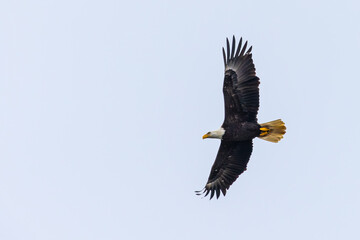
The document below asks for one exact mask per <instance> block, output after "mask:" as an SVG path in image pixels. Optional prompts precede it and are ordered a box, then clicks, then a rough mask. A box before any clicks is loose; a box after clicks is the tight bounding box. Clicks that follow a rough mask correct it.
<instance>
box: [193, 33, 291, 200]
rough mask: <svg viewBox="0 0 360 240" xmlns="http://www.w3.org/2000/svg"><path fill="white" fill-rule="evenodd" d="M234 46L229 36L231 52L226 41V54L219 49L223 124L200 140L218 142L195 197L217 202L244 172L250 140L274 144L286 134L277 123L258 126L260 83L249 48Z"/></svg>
mask: <svg viewBox="0 0 360 240" xmlns="http://www.w3.org/2000/svg"><path fill="white" fill-rule="evenodd" d="M235 45H236V41H235V37H234V36H233V39H232V46H231V48H230V43H229V39H226V53H225V50H224V48H223V49H222V50H223V57H224V64H225V78H224V85H223V94H224V102H225V120H224V122H223V124H222V126H221V127H220V129H218V130H216V131H211V132H208V133H206V134H205V135H204V136H203V139H205V138H218V139H221V144H220V148H219V151H218V154H217V156H216V159H215V162H214V164H213V166H212V168H211V171H210V176H209V179H208V181H207V183H206V185H205V187H204V188H203V190H200V191H196V193H197V195H202V194H205V196H207V195H208V194H209V193H210V199H212V198H213V197H214V195H215V193H216V197H217V198H219V196H220V192H222V194H223V195H224V196H225V194H226V191H227V190H228V189H229V187H230V186H231V184H232V183H233V182H235V180H236V179H237V178H238V176H239V175H240V174H242V173H243V172H244V171H245V170H246V167H247V164H248V162H249V159H250V155H251V152H252V149H253V139H254V138H256V137H258V138H260V139H263V140H266V141H270V142H274V143H276V142H278V141H280V140H281V139H282V138H283V135H284V134H285V130H286V127H285V124H284V122H283V121H281V119H278V120H275V121H271V122H267V123H263V124H259V123H258V121H257V112H258V109H259V83H260V81H259V78H258V77H257V76H256V73H255V66H254V63H253V60H252V53H251V49H252V47H250V48H249V49H247V41H246V42H245V44H244V46H242V38H241V39H240V41H239V44H238V46H237V48H236V49H235V47H236V46H235Z"/></svg>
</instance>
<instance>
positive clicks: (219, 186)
mask: <svg viewBox="0 0 360 240" xmlns="http://www.w3.org/2000/svg"><path fill="white" fill-rule="evenodd" d="M252 148H253V145H252V140H250V141H243V142H235V141H224V140H223V141H221V144H220V148H219V151H218V154H217V156H216V159H215V162H214V164H213V166H212V168H211V172H210V176H209V179H208V181H207V183H206V185H205V187H204V189H203V190H200V191H196V193H197V195H201V194H204V193H205V197H206V196H207V195H208V194H209V193H211V194H210V199H212V198H213V197H214V194H215V193H216V198H219V196H220V191H221V192H222V193H223V195H224V196H225V194H226V190H228V189H229V187H230V186H231V184H232V183H233V182H235V180H236V179H237V178H238V176H239V175H240V174H241V173H243V172H244V171H245V170H246V166H247V164H248V162H249V159H250V155H251V152H252Z"/></svg>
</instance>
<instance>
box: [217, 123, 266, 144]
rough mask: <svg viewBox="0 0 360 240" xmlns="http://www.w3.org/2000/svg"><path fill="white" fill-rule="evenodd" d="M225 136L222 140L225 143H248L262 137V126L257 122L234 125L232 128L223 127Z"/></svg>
mask: <svg viewBox="0 0 360 240" xmlns="http://www.w3.org/2000/svg"><path fill="white" fill-rule="evenodd" d="M223 128H224V129H225V134H224V136H223V138H222V140H225V141H246V140H251V139H253V138H255V137H258V136H259V135H260V125H259V124H257V123H255V122H240V123H239V124H237V125H232V126H231V128H227V126H226V125H225V126H224V125H223Z"/></svg>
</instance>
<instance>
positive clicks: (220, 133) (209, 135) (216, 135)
mask: <svg viewBox="0 0 360 240" xmlns="http://www.w3.org/2000/svg"><path fill="white" fill-rule="evenodd" d="M224 134H225V129H223V128H222V127H221V128H220V129H218V130H215V131H211V132H208V133H207V134H205V135H204V136H203V139H205V138H218V139H222V137H223V136H224Z"/></svg>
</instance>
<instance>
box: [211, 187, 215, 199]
mask: <svg viewBox="0 0 360 240" xmlns="http://www.w3.org/2000/svg"><path fill="white" fill-rule="evenodd" d="M214 194H215V190H214V189H211V195H210V200H211V199H212V198H213V197H214Z"/></svg>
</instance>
